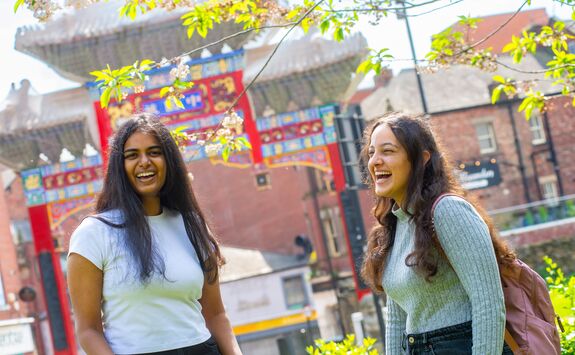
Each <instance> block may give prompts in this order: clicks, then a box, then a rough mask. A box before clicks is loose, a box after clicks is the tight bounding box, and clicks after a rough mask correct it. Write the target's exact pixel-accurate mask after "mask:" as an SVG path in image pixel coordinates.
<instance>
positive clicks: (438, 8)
mask: <svg viewBox="0 0 575 355" xmlns="http://www.w3.org/2000/svg"><path fill="white" fill-rule="evenodd" d="M463 1H464V0H456V1H453V2H450V3H449V4H446V5H442V6H439V7H436V8H435V9H431V10H429V11H425V12H422V13H419V14H413V15H408V14H404V16H406V17H417V16H422V15H427V14H430V13H432V12H435V11H438V10H441V9H444V8H446V7H449V6H453V5H455V4H458V3H460V2H463Z"/></svg>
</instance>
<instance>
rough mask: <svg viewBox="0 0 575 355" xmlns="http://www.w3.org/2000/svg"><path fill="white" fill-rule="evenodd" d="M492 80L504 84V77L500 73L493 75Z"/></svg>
mask: <svg viewBox="0 0 575 355" xmlns="http://www.w3.org/2000/svg"><path fill="white" fill-rule="evenodd" d="M493 81H496V82H498V83H501V84H505V78H504V77H502V76H501V75H495V76H494V77H493Z"/></svg>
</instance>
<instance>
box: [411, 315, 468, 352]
mask: <svg viewBox="0 0 575 355" xmlns="http://www.w3.org/2000/svg"><path fill="white" fill-rule="evenodd" d="M468 332H471V321H469V322H465V323H461V324H456V325H452V326H449V327H445V328H440V329H436V330H432V331H429V332H425V333H419V334H406V333H405V332H404V333H403V341H404V342H406V343H408V344H409V346H410V347H413V346H415V345H420V344H428V343H430V342H436V341H440V340H447V339H451V338H457V337H460V336H462V335H464V334H466V333H468Z"/></svg>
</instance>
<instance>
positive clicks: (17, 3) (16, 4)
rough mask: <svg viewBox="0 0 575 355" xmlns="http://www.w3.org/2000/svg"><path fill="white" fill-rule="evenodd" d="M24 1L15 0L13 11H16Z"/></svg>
mask: <svg viewBox="0 0 575 355" xmlns="http://www.w3.org/2000/svg"><path fill="white" fill-rule="evenodd" d="M23 3H24V0H18V1H16V3H15V4H14V13H16V11H18V8H19V7H20V6H21V5H22V4H23Z"/></svg>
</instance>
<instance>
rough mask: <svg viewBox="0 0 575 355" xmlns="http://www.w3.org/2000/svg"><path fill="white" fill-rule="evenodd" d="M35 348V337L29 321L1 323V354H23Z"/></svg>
mask: <svg viewBox="0 0 575 355" xmlns="http://www.w3.org/2000/svg"><path fill="white" fill-rule="evenodd" d="M34 350H35V349H34V339H33V338H32V328H31V326H30V323H29V322H10V321H4V322H2V323H0V354H4V355H13V354H22V353H27V352H33V351H34Z"/></svg>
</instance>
